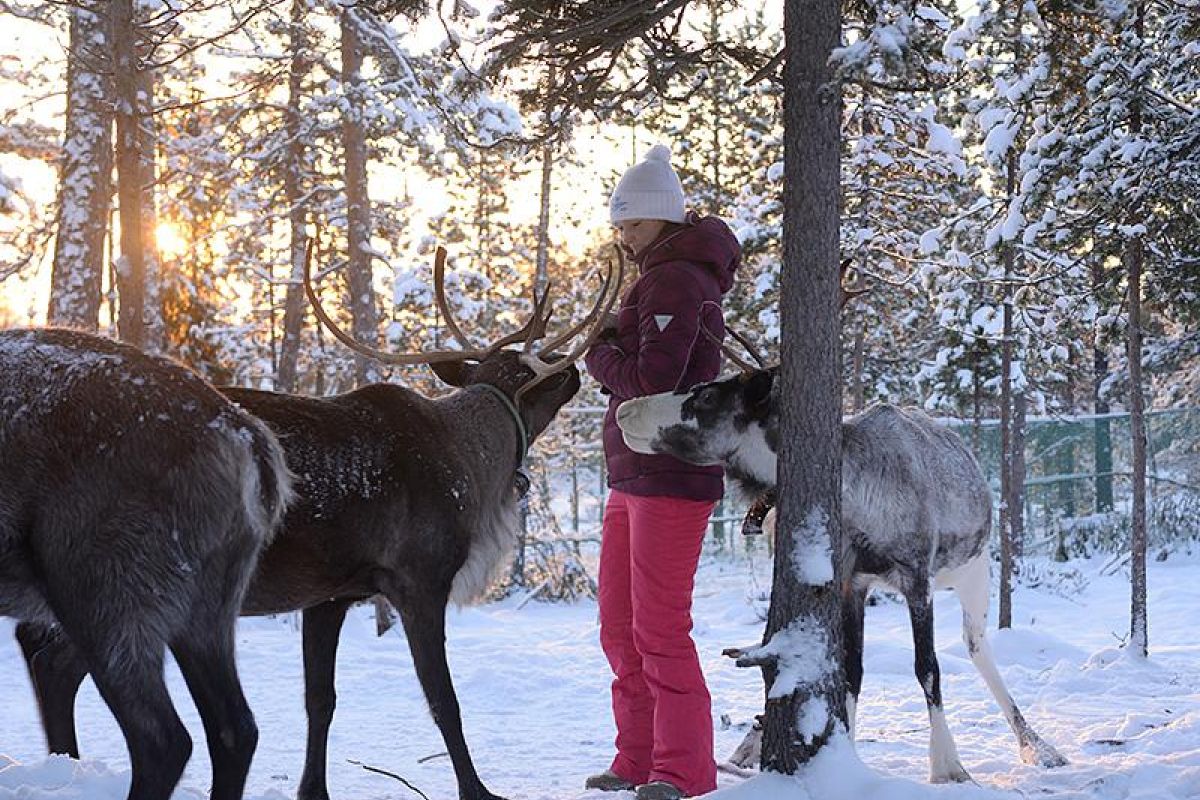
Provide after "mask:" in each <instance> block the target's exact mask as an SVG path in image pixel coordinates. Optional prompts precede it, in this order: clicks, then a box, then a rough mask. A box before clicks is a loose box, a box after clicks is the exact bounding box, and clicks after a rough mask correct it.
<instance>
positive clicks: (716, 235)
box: [638, 211, 742, 294]
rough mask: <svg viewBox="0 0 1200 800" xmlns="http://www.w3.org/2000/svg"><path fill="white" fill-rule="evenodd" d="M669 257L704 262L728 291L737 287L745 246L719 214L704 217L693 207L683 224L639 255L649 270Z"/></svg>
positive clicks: (725, 290) (639, 259)
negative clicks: (737, 277)
mask: <svg viewBox="0 0 1200 800" xmlns="http://www.w3.org/2000/svg"><path fill="white" fill-rule="evenodd" d="M667 261H691V262H693V263H695V264H700V265H702V266H704V267H705V268H706V269H707V270H708V271H709V272H711V273H712V274H713V276H714V277H716V279H717V283H718V285H719V286H720V287H721V294H725V293H726V292H728V291H729V290H730V289H731V288H732V287H733V277H734V273H735V272H736V271H737V268H738V265H739V264H741V263H742V246H741V244H740V243H739V242H738V240H737V237H736V236H734V235H733V231H732V230H730V229H729V226H728V225H726V224H725V222H724V221H722V220H721V219H720V218H719V217H701V216H698V215H697V214H696V213H695V212H694V211H693V212H689V213H688V218H687V221H686V222H684V223H683V224H682V226H681V227H680V228H678V229H677V230H674V231H670V232H669V233H667V234H665V235H664V236H663V237H662V238H660V239H659V240H658V241H656V242H655V243H654V244H652V245H650V246H649V247H648V248H646V250H645V252H643V253H641V254H640V255H639V257H638V266H639V267H641V270H642V272H646V271H648V270H651V269H653V268H654V267H655V266H657V265H658V264H662V263H664V262H667Z"/></svg>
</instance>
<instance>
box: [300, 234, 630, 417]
mask: <svg viewBox="0 0 1200 800" xmlns="http://www.w3.org/2000/svg"><path fill="white" fill-rule="evenodd" d="M312 254H313V239H309V240H308V247H307V249H306V251H305V254H304V292H305V294H306V295H307V296H308V300H309V302H310V303H311V304H312V308H313V313H314V314H315V315H316V316H317V319H318V320H320V321H321V324H322V325H324V326H325V327H326V328H327V329H328V330H329V332H330V333H331V334H333V336H334V338H336V339H337V340H338V341H339V342H341V343H342V344H344V345H346V347H348V348H350V349H351V350H353V351H354V352H356V353H359V354H361V355H364V356H367V357H368V358H373V359H375V360H377V361H380V362H382V363H385V364H436V363H441V362H445V361H460V360H464V359H466V360H471V361H483V360H484V359H486V358H488V357H489V356H491V355H494V354H495V353H496V352H498V351H499V350H500V349H502V348H504V347H506V346H508V345H510V344H514V343H516V342H519V341H522V340H524V342H525V350H526V355H525V357H524V361H525V363H526V365H527V366H529V367H530V368H531V369H533V371H534V373H535V374H534V377H533V379H532V380H530V381H529V382H527V383H526V384H525V385H524V386H522V387H521V389H520V390H519V392H518V397H519V396H520V394H521V393H522V392H524V391H525V390H527V389H528V388H530V387H532V386H533V385H535V384H537V383H540V382H541V381H543V380H545V378H547V377H549V376H550V375H553V374H554V373H556V372H559V371H561V370H564V369H566V368H567V367H568V366H570V365H571V364H572V363H574V362H575V361H577V360H578V359H579V357H580V356H581V355H583V353H584V352H585V351H586V350H587V348H588V347H590V346H591V343H592V342H593V341H594V340H595V337H596V336H597V335H599V331H600V328H601V327H602V325H603V318H604V314H605V313H607V312H608V310H609V309H610V308H611V307H612V304H613V302H614V301H615V299H616V296H617V294H618V293H619V289H620V284H621V280H622V278H623V277H624V261H623V260H622V261H621V274H620V276H618V277H617V279H616V280H615V281H614V280H613V267H612V263H611V262H610V263H609V268H608V273H607V274H606V275H605V278H604V283H603V288H602V290H601V292H600V297H599V298H598V299H597V301H596V304H595V306H593V308H592V310H591V312H590V313H589V314H588V316H587V317H585V318H584V321H583V322H581V323H580V324H579V325H576V326H574V327H573V328H571V329H570V330H569V331H567V333H565V334H563V335H562V336H559V337H557V338H555V339H554V341H553V342H551V343H550V345H551V347H557V346H559V345H560V344H562V343H563V342H565V341H569V340H570V339H571V338H573V337H575V336H577V335H578V334H579V332H580V331H582V330H584V329H585V328H586V327H587V326H588V325H593V330H592V331H591V333H590V334H589V335H588V337H587V338H586V339H585V340H584V341H583V342H582V343H581V344H580V345H578V346H577V347H576V348H575V349H574V350H572V351H571V353H570V354H569V355H568V356H567V357H566V358H563V359H559V360H555V361H554V362H551V363H546V362H544V361H542V360H541V359H540V358H539V357H538V356H536V355H534V354H532V353H531V352H529V351H530V350H532V345H533V343H534V342H535V341H537V340H539V339H542V338H544V337H545V335H546V326H547V324H548V322H549V319H550V314H551V312H550V311H549V300H550V292H549V290H548V289H547V291H546V292H545V293H544V294H543V295H542V296H541V297H540V298H539V297H538V295H537V291H536V289H535V290H534V292H533V313H532V314H531V316H530V317H529V319H528V320H527V321H526V323H525V324H524V325H522V326H521V328H520V329H518V330H516V331H514V332H513V333H510V334H508V335H506V336H503V337H501V338H500V339H498V340H497V341H496V342H494V343H492V344H490V345H488V346H487V347H484V348H478V347H473V346H472V345H471V341H470V340H469V339H468V338H467V336H466V334H464V333H463V331H462V328H460V327H459V326H458V323H457V322H456V321H455V320H454V316H453V315H452V314H451V313H450V308H449V304H448V303H447V302H446V290H445V279H446V270H445V264H446V251H445V248H442V247H439V248H438V249H437V253H436V255H435V257H434V266H433V269H434V297H435V298H436V302H437V305H438V308H439V309H440V310H441V313H442V316H443V318H444V319H445V322H446V327H447V328H448V329H449V330H450V332H451V334H452V335H453V336H454V338H455V339H456V340H457V341H458V343H459V344H461V345H462V346H463V349H462V350H425V351H421V352H416V353H389V352H387V351H384V350H380V349H378V348H375V347H371V346H370V345H366V344H363V343H362V342H360V341H358V340H357V339H355V338H354V337H353V336H351V335H350V334H348V333H346V332H345V331H344V330H342V328H341V327H340V326H338V324H337V323H336V322H334V321H333V318H332V317H330V316H329V314H328V312H326V311H325V307H324V306H323V305H322V304H321V298H320V297H319V296H318V295H317V291H316V289H315V287H314V286H313V283H312ZM614 287H615V288H614ZM610 290H611V291H610ZM551 347H543V348H542V351H543V352H548V351H549V350H550V349H551Z"/></svg>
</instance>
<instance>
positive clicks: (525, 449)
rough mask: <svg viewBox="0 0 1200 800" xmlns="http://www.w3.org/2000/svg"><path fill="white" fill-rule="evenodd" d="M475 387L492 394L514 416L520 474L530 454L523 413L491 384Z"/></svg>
mask: <svg viewBox="0 0 1200 800" xmlns="http://www.w3.org/2000/svg"><path fill="white" fill-rule="evenodd" d="M475 385H476V386H478V387H479V388H480V389H484V390H486V391H488V392H491V393H492V394H493V395H494V396H495V397H496V398H497V399H499V400H500V402H501V403H502V404H503V405H504V407H505V408H507V409H508V413H509V414H511V415H512V418H513V421H514V422H516V423H517V471H518V472H520V470H521V467H522V466H523V465H524V464H525V456H526V455H527V454H528V453H529V431H528V430H527V429H526V428H525V420H523V419H521V411H520V410H519V409H518V408H517V406H516V404H515V403H513V401H512V400H510V399H509V397H508V395H506V394H505V393H504V392H502V391H500V390H499V389H497V388H496V387H495V386H492V385H491V384H490V383H477V384H475Z"/></svg>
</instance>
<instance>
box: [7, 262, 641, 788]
mask: <svg viewBox="0 0 1200 800" xmlns="http://www.w3.org/2000/svg"><path fill="white" fill-rule="evenodd" d="M444 264H445V252H444V251H443V250H440V249H439V250H438V254H437V260H436V262H435V269H434V285H435V297H436V298H437V302H438V305H439V308H440V310H441V312H442V316H443V319H444V320H445V321H446V324H447V327H448V328H449V329H450V330H451V332H452V334H453V335H454V336H455V338H456V339H458V341H459V343H460V344H461V345H462V346H463V348H464V349H463V350H444V351H432V352H421V353H384V352H381V351H379V350H376V349H372V348H369V347H365V346H364V345H362V344H361V343H359V342H357V341H356V340H354V339H353V338H352V337H351V336H349V335H348V334H346V333H345V332H343V331H342V330H341V329H340V328H338V326H337V325H336V323H334V321H333V320H332V319H330V318H329V316H328V314H326V313H325V311H324V309H323V308H322V307H321V304H320V301H319V299H318V297H317V295H316V293H315V291H313V289H312V286H311V284H310V283H309V280H308V276H307V275H306V286H307V287H308V294H309V299H310V301H311V302H312V305H313V311H314V312H315V313H316V314H317V316H318V318H320V319H321V320H322V322H323V323H324V324H325V326H326V327H327V328H329V330H330V331H331V332H332V333H333V334H334V335H335V336H336V337H337V338H338V339H339V340H340V341H342V342H343V343H344V344H346V345H347V346H348V347H350V348H351V349H353V350H355V351H356V352H359V353H362V354H364V355H367V356H369V357H372V358H377V359H379V360H381V361H386V362H389V363H394V364H418V363H426V364H429V365H430V366H431V367H432V368H433V369H434V371H435V372H436V373H437V375H438V376H439V377H440V378H441V379H442V380H443V381H444V382H446V383H448V384H450V385H452V386H457V387H461V388H460V389H459V391H456V392H454V393H452V394H450V395H448V396H445V397H441V398H437V399H431V398H427V397H425V396H423V395H421V394H419V393H417V392H414V391H412V390H410V389H406V388H404V387H402V386H396V385H391V384H384V383H379V384H373V385H370V386H365V387H363V388H361V389H358V390H355V391H352V392H348V393H346V394H341V395H336V396H333V397H324V398H315V397H303V396H299V395H290V394H277V393H274V392H263V391H254V390H250V389H232V388H231V389H225V390H223V391H224V392H225V394H226V395H227V396H228V397H230V398H232V399H233V400H234V401H236V402H237V403H238V404H239V405H240V406H241V407H242V408H244V409H246V410H247V411H249V412H251V413H253V414H254V415H256V416H258V417H260V418H261V419H263V420H264V421H265V422H266V423H267V424H268V425H269V426H270V427H271V428H272V429H273V430H274V431H275V432H276V433H277V434H278V435H279V438H280V441H281V442H282V444H283V447H284V449H285V451H286V453H287V463H288V466H289V467H290V468H291V470H292V471H293V472H294V473H295V475H296V495H297V498H296V501H295V502H294V503H293V504H292V506H291V508H290V509H289V511H288V514H287V517H286V519H285V520H284V522H283V525H282V528H281V530H280V532H279V535H278V536H277V537H276V539H275V541H274V542H272V544H271V546H270V547H269V548H267V550H266V551H265V552H264V553H263V556H262V558H261V560H260V562H259V566H258V569H257V572H256V573H255V575H254V578H253V580H252V582H251V584H250V590H249V592H248V594H247V596H246V600H245V604H244V606H243V609H242V613H243V614H251V615H255V614H271V613H280V612H286V611H292V610H297V609H298V610H301V611H302V612H303V622H302V635H303V650H304V685H305V691H304V696H305V709H306V711H307V715H308V737H307V749H306V754H305V761H304V770H303V773H302V775H301V779H300V785H299V789H298V798H299V800H328V798H329V791H328V787H327V779H326V760H327V744H328V738H329V728H330V725H331V723H332V721H333V713H334V706H335V703H336V696H335V692H334V662H335V658H336V654H337V645H338V636H339V632H340V630H341V627H342V623H343V621H344V619H345V616H346V612H347V610H348V609H349V607H350V606H351V605H352V604H353V603H355V602H358V601H360V600H364V599H366V598H369V597H371V596H372V595H375V594H382V595H384V596H385V597H386V598H387V599H388V600H389V601H390V602H391V604H392V605H393V606H394V607H395V608H396V609H397V610H398V611H399V612H400V618H401V622H402V624H403V627H404V631H405V634H406V636H407V639H408V646H409V649H410V650H411V651H412V656H413V664H414V667H415V669H416V673H417V678H418V679H419V681H420V683H421V687H422V689H423V690H424V693H425V697H426V700H427V701H428V703H429V709H430V711H431V713H432V715H433V719H434V722H435V723H436V724H437V726H438V728H439V729H440V731H441V733H442V737H443V739H444V740H445V743H446V749H447V751H448V752H449V754H450V761H451V763H452V765H453V768H454V773H455V776H456V778H457V782H458V791H459V796H460V797H461V798H464V800H492V799H493V798H495V797H496V796H495V795H493V794H492V793H491V792H490V791H489V790H488V789H487V788H486V787H485V786H484V784H483V782H482V781H481V780H480V778H479V776H478V774H477V773H476V770H475V766H474V764H473V762H472V760H471V756H470V752H469V750H468V748H467V743H466V740H465V738H464V736H463V730H462V720H461V713H460V709H459V704H458V699H457V696H456V694H455V691H454V686H453V684H452V683H451V678H450V670H449V666H448V663H447V658H446V636H445V615H446V606H447V603H448V602H455V603H459V604H463V603H468V602H471V601H473V600H476V599H478V598H479V597H480V596H481V595H482V594H483V593H484V592H485V590H486V589H487V588H488V585H489V583H490V581H491V579H492V577H493V576H494V575H495V573H496V571H497V569H498V568H500V567H502V566H504V565H505V563H506V555H507V554H508V553H509V552H510V551H511V549H512V545H513V544H514V542H515V539H516V535H517V531H518V527H519V506H518V503H519V499H520V495H521V491H522V490H523V487H522V486H521V482H522V481H523V480H524V477H523V475H521V474H520V473H519V469H520V467H521V464H522V461H523V460H524V458H525V455H526V452H527V450H528V448H529V446H530V444H531V443H532V442H533V441H534V439H536V437H537V436H538V435H539V434H541V433H542V431H544V430H545V429H546V427H547V426H548V425H549V424H550V422H551V421H552V420H553V418H554V416H555V414H556V413H557V412H558V410H559V408H561V407H562V406H563V405H564V404H565V403H566V402H567V401H569V400H570V399H571V398H572V397H573V396H574V395H575V393H576V392H577V391H578V389H579V385H580V380H579V372H578V370H577V369H576V368H575V366H574V361H576V360H577V359H578V358H579V357H580V356H581V355H582V354H583V352H584V351H585V350H586V349H587V347H588V345H589V343H590V342H591V340H592V339H594V338H595V336H596V335H598V333H599V331H600V330H601V327H602V325H603V322H604V315H605V314H606V313H607V311H608V309H609V308H610V307H611V306H612V304H613V302H614V301H615V300H616V298H617V295H618V290H619V288H620V282H621V277H620V275H621V274H623V269H624V265H623V263H622V264H621V272H618V275H617V277H616V278H615V279H614V277H613V271H612V269H610V271H609V273H608V276H607V279H606V281H605V283H604V285H603V287H602V288H601V291H600V294H599V295H598V298H597V300H596V303H595V305H594V307H593V308H592V310H591V312H590V313H589V314H588V315H587V317H586V318H585V319H584V320H583V321H582V322H581V323H580V324H578V325H576V326H574V327H572V328H571V329H570V330H567V331H566V332H564V333H563V334H562V335H560V336H558V337H557V338H555V339H554V340H553V341H544V340H542V341H540V350H539V353H541V354H542V355H538V353H534V352H533V346H534V344H535V343H538V342H539V340H540V339H541V337H542V336H543V335H544V333H545V327H546V324H547V321H548V317H549V315H548V313H547V312H546V308H547V307H548V303H549V296H548V294H547V295H544V296H543V297H542V298H541V299H540V300H538V299H537V298H535V304H534V305H535V308H534V312H533V315H532V316H531V318H530V320H529V322H528V323H527V324H526V325H525V326H524V327H522V328H521V329H520V330H518V331H516V332H515V333H512V334H509V335H508V336H505V337H503V338H501V339H500V340H498V341H497V342H495V343H493V344H491V345H490V346H488V347H485V348H482V349H480V348H477V347H475V346H474V345H472V344H471V342H470V340H469V339H468V337H467V336H466V335H465V334H464V333H463V332H462V329H461V328H460V327H459V326H458V325H457V324H456V322H455V321H454V317H453V315H452V314H451V313H450V309H449V308H448V306H447V303H446V300H445V293H444V275H445V274H444ZM588 326H590V330H586V329H587V328H588ZM585 330H586V335H583V334H585ZM522 341H523V342H524V347H523V349H522V350H511V349H506V348H507V346H508V345H513V344H516V343H520V342H522ZM572 341H574V342H575V345H576V346H575V347H574V348H573V349H572V351H571V352H570V353H569V354H567V355H566V356H564V357H561V358H559V357H557V356H553V355H552V353H553V351H554V349H555V348H557V347H559V346H561V345H564V344H565V343H567V342H572ZM18 638H20V639H22V640H24V642H27V643H28V645H27V646H24V651H25V653H26V656H27V658H28V661H29V667H30V672H31V674H33V675H34V684H35V686H36V687H37V692H38V697H39V702H40V704H41V707H42V709H43V712H44V714H43V721H44V727H45V731H46V736H47V743H48V745H49V747H50V750H51V751H52V752H64V753H69V754H72V755H77V754H78V746H77V743H76V740H75V728H74V720H73V708H74V705H73V704H74V698H75V693H76V691H77V689H78V686H79V683H80V681H81V680H82V678H83V676H84V674H85V671H86V664H84V663H82V662H80V661H79V660H78V659H77V658H76V657H75V655H74V654H73V653H72V652H71V651H70V649H69V647H67V646H65V645H64V644H63V643H61V642H59V643H57V644H53V643H52V644H50V645H49V646H47V644H46V643H45V642H44V638H45V637H44V634H43V632H42V631H40V630H38V629H37V628H36V627H34V626H25V627H23V628H22V629H19V630H18ZM31 653H33V654H34V655H32V657H31V655H30V654H31Z"/></svg>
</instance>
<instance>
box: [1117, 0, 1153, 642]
mask: <svg viewBox="0 0 1200 800" xmlns="http://www.w3.org/2000/svg"><path fill="white" fill-rule="evenodd" d="M1135 14H1136V22H1135V25H1136V27H1137V35H1138V39H1139V41H1143V40H1144V37H1145V26H1146V4H1145V2H1141V3H1138V5H1137V9H1136V11H1135ZM1129 132H1130V134H1131V135H1132V136H1133V137H1138V136H1140V135H1141V132H1142V109H1141V104H1140V102H1139V100H1138V99H1137V98H1136V97H1135V98H1134V99H1133V101H1132V111H1131V114H1130V121H1129ZM1136 213H1137V212H1136V211H1134V215H1135V219H1133V220H1131V222H1135V221H1137V220H1136ZM1122 260H1123V261H1124V262H1125V263H1124V266H1125V271H1126V275H1127V276H1128V282H1129V325H1128V334H1127V341H1128V345H1129V351H1128V358H1129V433H1130V436H1131V437H1132V438H1133V443H1132V445H1133V509H1132V520H1131V523H1132V525H1131V528H1132V530H1131V531H1130V534H1131V535H1130V539H1131V542H1130V552H1131V558H1130V564H1129V573H1130V584H1131V585H1130V595H1131V597H1130V622H1129V646H1130V648H1132V649H1133V651H1134V652H1135V653H1137V654H1139V655H1141V656H1142V657H1143V658H1144V657H1145V656H1146V655H1148V654H1149V649H1150V642H1149V632H1148V630H1147V620H1146V591H1147V586H1146V543H1147V542H1146V417H1145V402H1144V400H1143V397H1142V271H1143V268H1144V266H1145V261H1146V249H1145V242H1144V241H1143V240H1142V237H1141V236H1134V237H1133V238H1131V239H1129V241H1127V242H1126V243H1125V251H1124V253H1123V254H1122Z"/></svg>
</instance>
